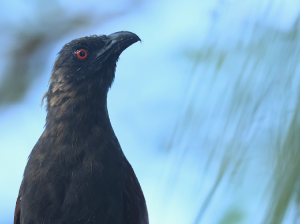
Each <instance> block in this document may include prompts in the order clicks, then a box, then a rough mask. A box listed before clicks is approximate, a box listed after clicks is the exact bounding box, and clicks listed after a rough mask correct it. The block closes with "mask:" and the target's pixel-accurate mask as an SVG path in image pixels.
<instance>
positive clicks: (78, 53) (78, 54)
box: [75, 48, 88, 60]
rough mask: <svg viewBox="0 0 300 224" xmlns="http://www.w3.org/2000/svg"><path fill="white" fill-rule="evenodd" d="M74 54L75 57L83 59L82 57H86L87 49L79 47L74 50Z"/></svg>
mask: <svg viewBox="0 0 300 224" xmlns="http://www.w3.org/2000/svg"><path fill="white" fill-rule="evenodd" d="M75 55H76V57H77V58H78V59H79V60H84V59H86V58H87V56H88V52H87V50H85V49H83V48H81V49H78V50H77V51H76V52H75Z"/></svg>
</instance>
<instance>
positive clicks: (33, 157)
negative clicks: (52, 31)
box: [14, 32, 149, 224]
mask: <svg viewBox="0 0 300 224" xmlns="http://www.w3.org/2000/svg"><path fill="white" fill-rule="evenodd" d="M137 41H140V38H139V37H138V36H137V35H135V34H134V33H131V32H117V33H113V34H111V35H109V36H105V35H102V36H97V35H94V36H89V37H83V38H79V39H75V40H72V41H71V42H69V43H67V44H66V45H65V46H64V47H63V48H62V50H61V51H60V52H59V54H58V57H57V59H56V60H55V62H54V65H53V70H52V73H51V78H50V81H49V89H48V91H47V92H46V93H45V95H44V98H47V117H46V124H45V130H44V132H43V134H42V135H41V137H40V138H39V140H38V142H37V143H36V145H35V146H34V148H33V149H32V151H31V153H30V155H29V159H28V162H27V165H26V167H25V171H24V177H23V180H22V183H21V187H20V191H19V196H18V199H17V203H16V209H15V216H14V224H69V223H70V224H71V223H72V224H83V223H84V224H90V223H101V224H125V223H126V224H147V223H149V221H148V212H147V207H146V202H145V198H144V195H143V192H142V189H141V187H140V184H139V182H138V180H137V178H136V175H135V173H134V171H133V169H132V167H131V165H130V163H129V162H128V161H127V159H126V157H125V156H124V154H123V151H122V149H121V147H120V144H119V142H118V139H117V137H116V135H115V133H114V131H113V129H112V126H111V123H110V120H109V116H108V112H107V92H108V90H109V88H110V86H111V84H112V82H113V80H114V77H115V70H116V62H117V60H118V58H119V56H120V54H121V53H122V51H124V50H125V49H126V48H127V47H129V46H130V45H132V44H133V43H135V42H137Z"/></svg>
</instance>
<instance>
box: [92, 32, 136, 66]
mask: <svg viewBox="0 0 300 224" xmlns="http://www.w3.org/2000/svg"><path fill="white" fill-rule="evenodd" d="M137 41H141V39H140V38H139V37H138V36H137V35H136V34H134V33H131V32H128V31H120V32H116V33H112V34H110V35H108V36H107V40H106V44H105V46H104V47H103V48H102V49H101V50H100V51H99V52H98V53H97V55H96V59H97V61H98V60H99V59H100V58H101V59H104V61H106V60H107V59H109V58H115V59H116V58H118V57H119V56H120V54H121V53H122V52H123V51H124V50H125V49H126V48H127V47H129V46H130V45H132V44H134V43H135V42H137Z"/></svg>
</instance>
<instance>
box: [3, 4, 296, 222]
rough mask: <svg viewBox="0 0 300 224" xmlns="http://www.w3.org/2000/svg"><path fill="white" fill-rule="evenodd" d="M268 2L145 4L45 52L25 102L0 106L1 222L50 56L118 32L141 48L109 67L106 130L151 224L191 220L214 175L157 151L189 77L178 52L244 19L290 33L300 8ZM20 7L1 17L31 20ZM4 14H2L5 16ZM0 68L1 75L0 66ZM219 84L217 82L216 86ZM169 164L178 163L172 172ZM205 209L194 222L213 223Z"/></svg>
mask: <svg viewBox="0 0 300 224" xmlns="http://www.w3.org/2000/svg"><path fill="white" fill-rule="evenodd" d="M71 2H74V1H65V2H64V3H62V5H68V4H70V3H71ZM122 2H124V1H120V0H119V1H110V3H109V4H107V3H106V1H100V2H97V1H91V2H88V3H87V4H86V5H84V6H83V5H82V4H73V6H72V7H74V9H73V10H74V11H79V10H81V9H82V7H86V8H90V9H91V10H94V11H96V12H97V10H99V13H101V12H102V11H105V10H111V9H113V8H114V7H125V6H126V5H124V4H123V3H122ZM1 4H3V3H1ZM268 4H269V1H258V0H255V1H253V0H252V1H251V0H247V1H242V2H241V1H231V4H229V2H226V1H224V2H223V3H221V1H204V0H203V1H199V0H198V1H197V0H187V1H178V0H177V1H171V0H164V1H151V2H148V3H146V4H144V5H142V7H140V8H139V9H138V10H136V11H133V12H132V13H130V14H128V15H126V16H123V17H121V18H117V19H115V20H113V21H110V22H109V23H106V24H105V25H103V26H101V27H97V25H96V22H95V26H93V27H90V28H87V29H83V30H82V29H81V30H78V31H76V32H74V33H72V34H70V35H68V36H67V37H65V38H62V39H61V40H59V41H58V42H57V44H55V46H53V49H51V51H49V54H51V57H50V58H51V60H50V61H48V63H47V68H46V70H45V72H44V74H43V75H42V76H40V77H39V78H38V79H37V80H36V81H35V82H34V83H33V85H32V87H31V88H30V91H29V92H28V93H27V94H26V96H25V97H24V100H23V101H22V102H20V103H18V104H15V105H12V106H9V107H7V108H3V109H1V110H0V124H1V125H0V150H1V158H0V177H1V180H2V183H1V185H0V198H1V200H0V224H2V223H3V224H6V223H11V222H12V218H13V210H14V205H15V200H16V198H17V193H18V189H19V186H20V183H21V180H22V173H23V170H24V167H25V165H26V161H27V157H28V155H29V153H30V151H31V149H32V147H33V146H34V144H35V143H36V141H37V139H38V138H39V136H40V134H41V133H42V131H43V126H44V122H45V116H46V113H45V110H44V109H41V108H40V102H41V98H42V96H43V94H44V92H45V91H46V90H47V83H48V79H49V77H50V71H51V66H52V63H53V61H54V60H55V57H56V54H57V52H58V51H59V50H60V49H61V47H62V46H63V45H64V44H65V43H66V42H68V41H70V40H72V39H74V38H77V37H81V36H86V35H91V34H110V33H113V32H116V31H121V30H128V31H131V32H134V33H136V34H137V35H139V36H140V38H141V39H142V43H137V44H134V45H133V46H131V47H130V48H128V49H127V50H126V51H125V52H123V53H122V55H121V57H120V60H119V62H118V66H117V72H116V79H115V82H114V84H113V86H112V88H111V90H110V92H109V96H108V111H109V114H110V119H111V122H112V125H113V128H114V130H115V132H116V135H117V137H118V139H119V141H120V143H121V146H122V149H123V151H124V153H125V155H126V156H127V158H128V160H129V161H130V163H131V164H132V166H133V168H134V170H135V172H136V174H137V176H138V179H139V180H140V183H141V185H142V188H143V191H144V194H145V196H146V199H147V204H148V210H149V215H150V222H151V223H174V224H176V223H180V224H182V223H192V222H193V220H194V219H195V217H196V213H197V211H198V209H199V207H200V206H201V204H202V203H203V200H204V198H205V194H206V193H207V192H208V191H209V189H210V187H211V184H212V183H213V180H214V176H210V175H207V174H205V173H201V172H199V171H198V170H197V169H196V168H197V167H198V165H199V163H201V158H200V156H201V155H200V154H199V153H198V152H194V151H192V152H190V153H189V154H188V155H187V156H185V157H184V158H182V155H183V154H180V153H179V154H178V152H174V151H171V152H170V153H166V152H165V151H164V150H163V149H164V146H165V142H166V139H168V138H169V137H170V135H171V132H172V129H173V128H174V125H175V122H176V120H177V119H178V117H179V116H180V115H182V112H183V109H184V105H186V102H185V99H186V98H185V93H186V88H187V87H188V85H189V82H188V79H187V77H188V76H189V75H190V73H191V71H192V68H193V61H191V60H189V59H188V58H187V57H185V53H184V52H185V51H186V50H187V49H195V50H198V49H199V48H200V47H201V46H202V44H203V43H204V42H205V41H209V38H212V39H218V36H214V37H211V36H209V35H211V34H212V33H213V32H216V33H217V34H218V35H220V36H222V38H221V37H220V38H219V39H220V41H219V42H218V43H220V44H222V43H223V42H226V40H227V38H229V39H234V38H236V36H238V34H239V32H240V29H241V27H242V26H243V22H245V21H247V22H250V23H254V22H256V21H260V20H263V21H264V22H265V23H266V24H269V25H271V26H274V27H277V28H279V29H282V30H287V29H289V27H290V26H291V24H292V22H293V21H294V19H295V17H296V15H297V13H298V12H299V8H300V3H298V2H296V1H285V2H283V1H279V0H278V1H273V3H272V7H271V9H270V10H269V13H268V15H267V16H266V14H265V12H266V9H267V6H268ZM26 5H27V4H25V3H19V2H17V1H10V2H9V3H6V4H5V5H4V6H5V7H6V9H7V11H6V13H4V15H2V16H5V15H7V16H9V18H13V20H14V21H16V23H17V22H18V19H21V17H18V16H17V15H18V13H21V14H22V15H23V14H28V15H29V16H30V10H31V9H30V7H28V6H26ZM95 6H98V7H99V8H98V7H95ZM9 10H10V11H11V13H8V12H9ZM216 12H218V16H221V17H222V18H223V19H222V20H221V21H222V22H219V23H218V24H214V23H213V21H214V15H215V13H216ZM233 21H234V22H233ZM229 23H230V24H232V32H226V31H227V30H228V24H229ZM216 26H217V27H216ZM223 44H224V43H223ZM8 47H9V46H8ZM225 47H226V44H225ZM0 65H1V64H0ZM0 71H3V69H2V68H0ZM219 84H220V85H221V86H222V83H219ZM203 88H205V86H204V87H203ZM221 89H222V88H219V91H218V88H216V91H215V92H214V93H213V95H211V98H208V99H205V100H206V102H210V101H211V102H214V100H213V99H214V97H216V96H218V95H220V94H222V93H221ZM201 100H204V99H201ZM201 100H200V101H201ZM206 106H207V107H208V108H209V107H213V106H214V105H212V104H209V103H208V104H207V105H206ZM217 126H218V123H217ZM179 152H181V151H180V150H179ZM177 162H178V163H181V165H180V166H179V167H178V168H175V169H174V164H176V163H177ZM203 179H205V181H203V184H202V185H201V187H200V190H199V186H198V185H197V184H195V183H197V181H202V180H203ZM224 191H225V192H226V191H228V192H231V193H229V194H232V193H233V192H232V191H233V190H232V189H229V190H228V189H226V187H225V186H224V188H221V189H220V190H219V191H218V192H217V194H216V197H215V198H216V199H215V200H217V201H218V200H220V198H222V199H223V198H224ZM198 192H201V193H199V194H198ZM242 193H243V192H240V194H242ZM237 194H239V192H237ZM228 197H229V196H228ZM257 197H260V196H259V195H258V196H257ZM237 198H239V197H238V196H237ZM240 198H243V197H240ZM243 200H246V199H245V198H243ZM226 201H227V199H226V197H225V198H224V199H223V201H222V202H223V205H222V206H220V207H219V209H220V211H223V210H224V211H225V209H226V207H227V206H229V202H228V203H227V202H226ZM237 201H238V199H237ZM239 202H240V204H237V203H236V205H234V206H240V207H241V210H247V209H250V210H251V209H253V207H255V205H256V204H255V203H254V202H251V200H250V202H247V203H246V204H247V205H245V204H244V205H243V202H242V201H239ZM251 203H253V205H251ZM241 204H242V205H241ZM234 206H233V207H234ZM222 207H223V208H222ZM253 210H255V209H253ZM214 211H215V210H213V209H211V210H209V211H208V212H207V214H206V215H205V217H204V219H203V223H217V221H218V220H219V219H220V216H218V215H216V214H214Z"/></svg>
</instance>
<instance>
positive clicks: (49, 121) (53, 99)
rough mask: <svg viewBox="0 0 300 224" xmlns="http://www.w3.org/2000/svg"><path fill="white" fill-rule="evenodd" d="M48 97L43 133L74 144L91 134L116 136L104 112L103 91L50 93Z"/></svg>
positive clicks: (105, 105) (105, 95)
mask: <svg viewBox="0 0 300 224" xmlns="http://www.w3.org/2000/svg"><path fill="white" fill-rule="evenodd" d="M72 94H74V95H72ZM65 96H67V97H65ZM47 97H48V98H47V111H48V113H47V118H46V125H45V126H46V129H45V132H44V134H43V135H48V136H51V137H54V138H56V140H57V141H62V142H76V143H80V141H85V139H86V138H88V137H90V136H93V135H97V136H98V137H99V136H100V137H101V136H103V135H105V136H106V135H109V136H112V137H114V138H115V134H114V132H113V129H112V126H111V123H110V120H109V116H108V112H107V92H106V91H102V92H101V90H96V91H93V93H92V94H89V93H87V92H84V93H82V94H80V93H78V92H76V93H72V92H66V93H57V94H55V93H52V94H48V96H47Z"/></svg>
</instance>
